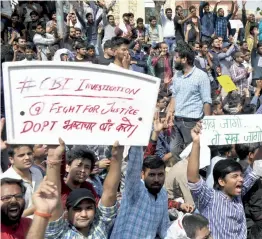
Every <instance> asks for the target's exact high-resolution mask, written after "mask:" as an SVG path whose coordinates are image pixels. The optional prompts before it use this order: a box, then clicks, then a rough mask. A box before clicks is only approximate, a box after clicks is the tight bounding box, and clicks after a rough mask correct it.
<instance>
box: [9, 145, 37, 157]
mask: <svg viewBox="0 0 262 239" xmlns="http://www.w3.org/2000/svg"><path fill="white" fill-rule="evenodd" d="M22 147H28V148H30V149H31V150H32V151H33V145H31V144H12V145H10V146H9V148H8V156H9V157H14V155H15V149H20V148H22Z"/></svg>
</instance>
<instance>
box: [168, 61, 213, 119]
mask: <svg viewBox="0 0 262 239" xmlns="http://www.w3.org/2000/svg"><path fill="white" fill-rule="evenodd" d="M172 92H173V97H174V98H175V113H176V116H178V117H185V118H193V119H200V118H202V117H203V115H204V113H203V105H204V104H206V103H208V104H211V103H212V100H211V89H210V80H209V78H208V76H207V74H206V73H205V72H203V71H202V70H200V69H198V68H197V67H195V66H194V67H193V68H192V70H191V72H189V73H188V74H187V75H186V76H184V75H183V73H182V71H177V72H176V74H175V76H174V78H173V87H172Z"/></svg>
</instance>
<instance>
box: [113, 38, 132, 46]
mask: <svg viewBox="0 0 262 239" xmlns="http://www.w3.org/2000/svg"><path fill="white" fill-rule="evenodd" d="M111 43H112V48H118V47H120V46H121V45H123V44H125V45H129V43H130V41H129V40H128V39H126V38H124V37H113V38H112V39H111Z"/></svg>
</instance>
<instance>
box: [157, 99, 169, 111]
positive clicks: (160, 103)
mask: <svg viewBox="0 0 262 239" xmlns="http://www.w3.org/2000/svg"><path fill="white" fill-rule="evenodd" d="M157 106H158V107H159V109H160V110H163V109H165V108H166V106H167V102H166V100H165V99H161V100H159V102H158V103H157Z"/></svg>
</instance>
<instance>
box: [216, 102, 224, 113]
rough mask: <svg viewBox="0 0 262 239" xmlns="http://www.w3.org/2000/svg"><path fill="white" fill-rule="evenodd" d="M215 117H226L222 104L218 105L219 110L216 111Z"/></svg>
mask: <svg viewBox="0 0 262 239" xmlns="http://www.w3.org/2000/svg"><path fill="white" fill-rule="evenodd" d="M214 115H224V111H223V106H222V103H221V104H219V105H217V108H216V109H215V110H214Z"/></svg>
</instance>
